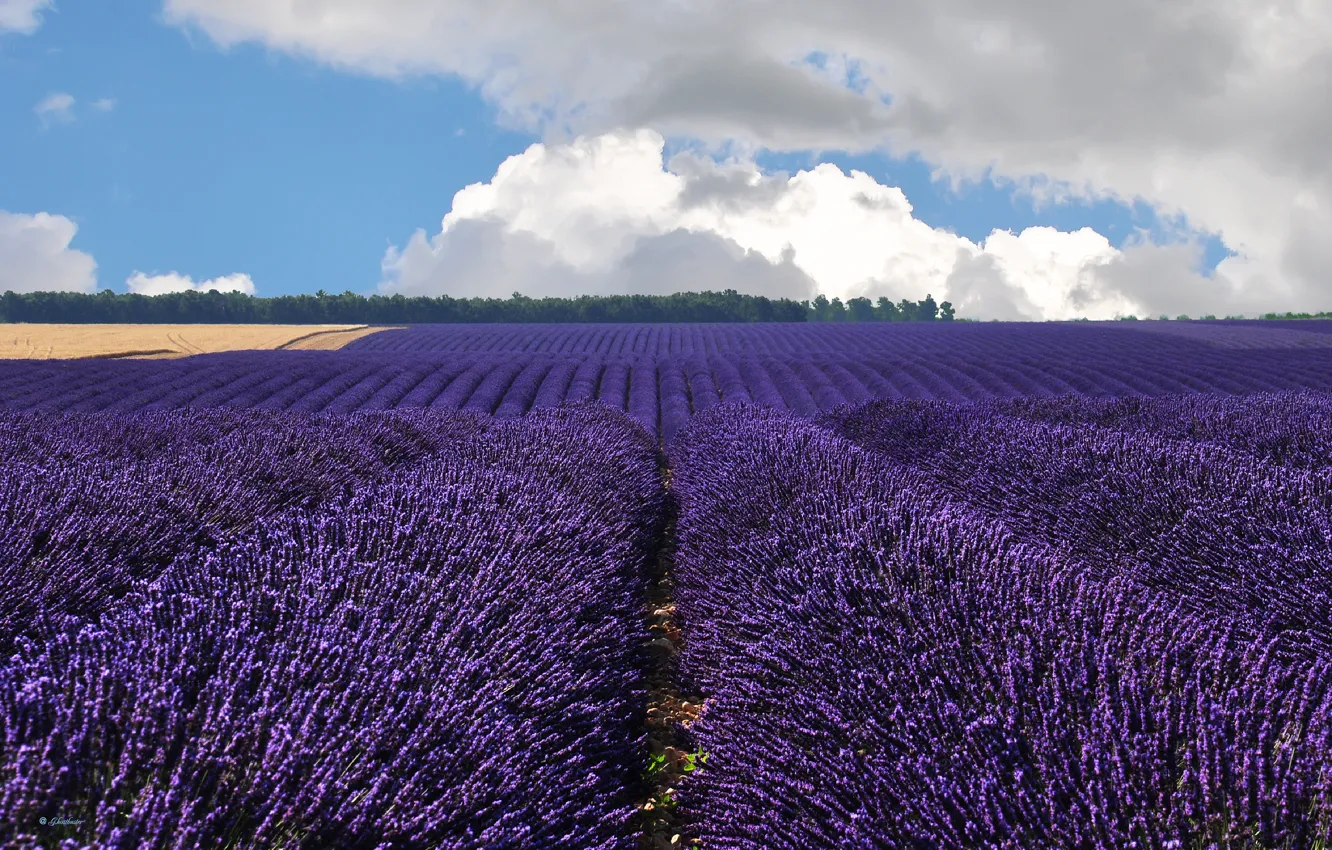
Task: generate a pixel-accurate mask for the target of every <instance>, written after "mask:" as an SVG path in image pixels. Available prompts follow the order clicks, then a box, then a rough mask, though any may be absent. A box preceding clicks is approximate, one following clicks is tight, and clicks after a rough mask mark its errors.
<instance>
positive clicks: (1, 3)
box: [0, 0, 51, 33]
mask: <svg viewBox="0 0 1332 850" xmlns="http://www.w3.org/2000/svg"><path fill="white" fill-rule="evenodd" d="M49 8H51V0H0V33H3V32H5V31H6V30H10V31H13V32H21V33H31V32H33V31H34V30H36V29H37V27H39V26H41V23H42V16H41V15H40V14H38V13H39V12H41V10H43V9H49Z"/></svg>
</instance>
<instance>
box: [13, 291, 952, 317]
mask: <svg viewBox="0 0 1332 850" xmlns="http://www.w3.org/2000/svg"><path fill="white" fill-rule="evenodd" d="M934 321H943V322H948V321H953V307H952V305H951V304H949V303H948V302H947V301H945V302H943V303H942V304H936V303H935V302H934V298H933V297H931V296H929V295H927V296H925V298H924V300H922V301H908V300H906V299H902V300H901V301H899V302H897V303H896V304H894V303H893V302H892V301H890V300H889V299H887V298H880V299H879V300H878V302H877V303H873V302H871V301H870V300H869V299H868V298H852V299H849V300H848V301H847V302H846V303H845V304H844V303H842V301H841V299H839V298H834V299H832V300H831V301H829V300H828V299H827V298H826V297H824V296H822V295H820V296H818V297H817V298H815V299H814V300H813V301H812V302H811V301H793V300H791V299H787V298H779V299H771V298H766V297H764V296H762V295H741V294H740V293H738V292H736V291H735V290H733V289H727V290H725V291H723V292H677V293H675V294H673V295H583V296H579V297H577V298H528V297H527V296H525V295H521V294H519V293H516V292H515V293H514V294H513V296H512V297H511V298H451V297H449V296H447V295H442V296H440V297H438V298H427V297H424V296H418V297H410V298H409V297H406V296H403V295H389V296H385V295H371V296H369V297H367V296H364V295H357V294H356V293H354V292H344V293H342V294H341V295H330V294H329V293H327V292H324V291H323V290H320V291H318V292H316V293H315V294H313V295H308V294H303V295H278V296H274V297H271V298H260V297H256V296H253V295H246V294H243V293H240V292H218V291H216V290H210V291H208V292H194V291H190V292H179V293H170V294H166V295H151V296H149V295H135V294H123V293H117V292H113V291H112V290H110V289H104V290H102V291H101V292H99V293H97V294H96V295H91V294H86V293H80V292H28V293H16V292H6V293H5V294H4V295H0V322H34V323H35V322H67V323H76V324H90V323H107V324H119V323H124V324H176V323H179V324H205V323H207V324H348V325H350V324H356V325H362V324H363V325H406V324H426V323H453V322H457V323H480V322H539V323H557V322H567V323H576V322H934Z"/></svg>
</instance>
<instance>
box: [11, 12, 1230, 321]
mask: <svg viewBox="0 0 1332 850" xmlns="http://www.w3.org/2000/svg"><path fill="white" fill-rule="evenodd" d="M183 2H185V3H186V4H187V5H190V4H192V5H194V6H203V5H207V4H208V3H209V2H210V0H183ZM328 2H337V0H328ZM57 5H58V8H56V9H47V10H44V11H42V12H41V16H42V21H41V26H40V27H39V28H37V29H36V30H35V31H34V32H32V33H29V34H24V33H16V32H9V33H0V76H2V77H3V79H4V85H3V86H0V112H2V113H3V115H4V118H3V122H4V132H3V133H0V210H6V211H8V212H10V213H19V214H35V213H38V212H47V213H51V214H53V215H60V216H65V217H68V218H69V219H71V220H72V221H73V222H74V223H75V224H77V226H78V232H77V235H76V236H75V237H74V239H73V242H72V244H71V245H70V247H71V248H72V249H77V250H79V251H83V252H86V253H88V254H90V255H91V256H92V257H94V258H95V260H96V263H97V282H98V286H99V288H111V289H115V290H117V291H125V290H126V279H127V278H128V277H129V276H130V275H131V273H132V272H136V271H138V272H144V273H148V274H157V273H167V272H178V273H179V274H181V275H188V276H191V277H193V278H194V279H196V280H204V279H210V278H216V277H220V276H224V275H228V274H232V273H237V272H239V273H244V274H247V275H249V276H250V277H251V278H252V279H253V281H254V283H255V286H256V287H257V291H258V293H259V294H261V295H278V294H285V293H296V292H312V291H314V290H316V289H321V288H322V289H326V290H329V291H334V292H340V291H343V290H352V291H356V292H366V293H369V292H372V291H375V290H376V287H377V286H379V287H380V288H381V289H382V288H383V286H384V284H383V282H384V280H386V279H387V277H388V274H387V272H385V271H383V268H384V267H385V266H386V265H387V263H388V260H387V259H386V253H385V252H386V250H387V249H388V248H389V247H390V246H395V250H397V249H398V248H403V249H404V250H405V249H406V246H407V243H408V240H409V239H410V238H411V237H412V235H413V233H414V232H416V231H417V230H418V229H420V230H421V231H423V239H422V241H421V243H420V246H419V247H420V250H421V251H425V249H426V247H428V246H429V245H430V244H431V243H430V241H429V240H431V239H434V238H437V237H439V236H441V234H440V233H439V229H440V220H441V218H442V217H443V216H444V215H445V214H446V213H448V212H449V209H450V205H451V201H452V198H453V196H454V193H455V192H457V191H459V190H460V189H462V188H463V187H464V186H467V185H469V184H473V183H485V182H487V181H491V180H492V178H494V177H495V175H496V169H497V168H498V167H499V166H500V164H501V163H503V162H504V161H505V160H506V159H508V158H510V157H513V156H515V155H518V154H521V153H522V152H523V151H524V150H526V149H527V148H528V147H529V145H531V144H533V143H534V142H537V141H539V140H540V138H541V136H540V133H541V128H540V127H536V126H533V127H530V128H529V129H528V130H527V131H525V132H517V131H513V130H509V129H505V126H513V125H514V124H515V122H514V121H512V120H508V121H501V120H499V118H498V115H499V109H500V107H499V106H497V105H496V103H495V102H494V101H495V99H496V98H494V97H493V96H492V97H491V98H490V100H487V99H485V98H483V97H482V95H481V94H480V93H478V91H477V89H476V86H475V83H476V80H475V79H473V80H472V82H471V83H465V82H463V81H462V80H461V79H460V78H459V77H457V76H453V75H451V74H449V73H447V72H435V73H408V74H406V75H405V76H398V77H396V78H386V77H385V76H384V75H382V74H381V75H376V74H375V73H374V71H373V70H370V71H367V70H366V69H364V68H357V67H355V62H354V61H353V62H350V63H349V62H337V61H334V62H330V61H328V56H327V55H325V54H327V52H328V51H327V50H326V49H325V48H324V47H323V46H322V45H321V43H319V42H315V41H312V42H311V44H312V45H313V46H312V47H310V49H308V50H302V49H284V48H282V47H273V46H271V45H265V44H263V43H261V42H262V41H263V40H264V39H263V38H262V37H254V38H242V39H240V40H239V42H240V43H238V44H235V45H233V46H230V47H227V48H223V47H220V46H219V45H218V40H219V39H214V38H212V37H210V34H209V33H208V32H206V31H205V29H206V28H204V27H194V28H188V29H187V28H185V27H182V26H179V25H176V24H175V23H171V22H168V21H167V20H166V18H165V16H164V13H163V6H162V0H124V2H120V3H116V4H109V3H89V2H64V3H59V4H57ZM214 5H217V4H214ZM310 54H320V57H321V59H322V60H323V61H320V60H317V59H312V58H309V56H310ZM335 58H336V57H335ZM349 65H350V66H351V67H349ZM473 76H475V75H473ZM852 87H853V88H855V86H854V85H853V86H852ZM59 93H67V94H68V95H71V96H72V97H73V99H74V102H73V106H72V107H71V108H70V109H69V110H68V115H67V116H65V117H64V118H63V119H62V118H61V117H60V116H59V115H57V114H55V113H50V114H47V115H45V116H43V115H39V114H37V112H36V111H35V108H36V107H37V105H38V104H39V103H41V102H42V101H43V100H44V99H46V98H48V97H50V96H52V95H56V94H59ZM98 101H102V105H103V107H109V108H98V107H97V106H96V105H95V104H96V103H97V102H98ZM112 102H113V104H114V105H113V106H112V105H111V103H112ZM661 130H662V132H663V133H664V134H667V135H668V137H673V136H671V133H672V126H671V125H670V122H669V121H664V122H663V123H662V125H661ZM668 152H669V151H668ZM817 159H818V160H819V161H822V162H828V163H833V164H835V165H837V166H839V167H840V168H841V169H843V171H849V170H850V169H858V170H861V171H864V172H865V173H867V174H869V175H870V176H871V177H872V178H874V179H875V180H876V181H877V182H879V183H881V184H884V185H887V186H896V187H900V188H901V189H902V191H903V192H904V193H905V195H906V198H907V199H908V200H909V201H910V203H911V205H912V207H913V214H914V216H915V218H916V219H918V220H919V221H921V222H924V223H925V224H927V225H929V226H930V227H933V228H938V229H942V230H946V231H949V232H952V233H955V234H958V235H959V236H963V237H966V238H967V239H969V240H971V241H972V242H975V243H980V242H982V241H983V240H984V239H985V238H986V237H987V235H988V234H990V232H991V231H993V230H995V229H999V230H1011V231H1013V232H1015V233H1020V232H1021V231H1023V230H1024V229H1025V228H1029V227H1037V226H1048V227H1053V228H1055V229H1056V230H1059V231H1066V232H1071V231H1076V230H1078V229H1080V228H1083V227H1090V228H1092V229H1093V230H1095V231H1097V232H1098V233H1100V234H1102V235H1104V236H1105V237H1106V239H1108V240H1109V243H1110V244H1111V245H1113V246H1114V247H1116V248H1121V249H1122V248H1125V247H1126V245H1127V244H1128V240H1129V239H1130V236H1131V235H1132V234H1133V233H1134V232H1135V231H1136V230H1138V229H1144V230H1146V231H1147V232H1148V233H1149V234H1151V237H1152V241H1153V242H1157V243H1165V244H1168V243H1170V242H1172V241H1174V237H1172V235H1171V232H1170V230H1169V228H1166V227H1165V226H1164V225H1163V224H1162V222H1161V221H1160V220H1158V218H1157V216H1156V215H1155V213H1154V211H1153V206H1152V205H1151V204H1150V203H1148V202H1147V201H1139V202H1137V203H1134V204H1132V205H1125V204H1121V203H1117V202H1114V201H1109V200H1103V199H1102V200H1095V199H1092V200H1079V201H1074V202H1068V203H1059V204H1054V205H1049V206H1044V207H1038V206H1036V205H1035V204H1034V203H1033V202H1032V201H1031V199H1030V198H1029V197H1027V196H1025V195H1023V194H1021V193H1018V192H1015V191H1014V190H1013V189H1012V188H1011V184H1008V185H996V183H994V182H990V181H980V182H974V183H971V184H969V185H967V186H965V187H964V188H963V189H961V190H960V191H959V192H956V193H955V192H953V191H952V190H951V189H950V188H949V185H948V183H947V182H946V181H944V180H934V179H932V178H931V171H932V166H931V165H929V164H927V162H926V161H925V160H924V159H923V158H922V156H921V154H920V153H913V154H912V155H910V156H908V157H906V158H902V159H892V158H889V157H888V156H886V155H883V154H877V153H870V154H859V155H850V154H837V153H831V154H819V155H818V156H817ZM755 162H756V163H757V166H758V167H759V168H760V169H762V171H764V172H765V173H767V172H773V171H786V172H788V173H794V172H796V171H798V170H799V169H801V168H806V167H809V166H810V165H811V164H812V163H813V160H812V158H811V154H810V153H808V152H807V151H802V150H791V149H787V150H769V149H763V148H760V150H759V152H758V154H757V156H756V159H755ZM1105 188H1107V189H1108V190H1113V191H1117V192H1119V193H1120V194H1122V195H1124V196H1132V194H1133V192H1132V190H1131V187H1126V188H1125V189H1123V190H1120V189H1118V188H1117V187H1115V186H1108V187H1105ZM1164 200H1165V201H1166V202H1167V203H1171V202H1172V201H1173V199H1170V198H1166V199H1164ZM1206 224H1209V222H1204V223H1203V225H1200V226H1199V228H1198V230H1197V232H1196V233H1195V236H1196V237H1197V238H1198V239H1199V241H1200V242H1201V245H1202V251H1203V253H1202V262H1201V267H1197V266H1196V265H1195V267H1194V269H1193V271H1194V272H1203V273H1204V276H1207V275H1210V273H1211V272H1212V270H1214V269H1215V268H1216V266H1217V264H1218V263H1219V262H1220V261H1221V260H1223V259H1225V258H1226V257H1228V256H1233V254H1234V252H1231V251H1229V250H1228V249H1227V248H1226V246H1225V245H1224V244H1222V242H1221V239H1220V238H1218V236H1216V235H1215V234H1209V233H1207V232H1206V230H1205V229H1204V225H1206ZM1211 224H1213V225H1214V224H1215V223H1214V222H1212V223H1211ZM1212 229H1217V230H1219V229H1220V228H1217V227H1215V226H1213V228H1212ZM728 238H731V237H728ZM745 247H746V248H751V247H752V246H748V245H746V246H745ZM433 250H434V251H435V254H436V255H439V254H440V253H441V252H444V251H446V250H451V249H441V248H439V247H438V246H435V247H434V249H433ZM450 262H453V260H450ZM797 262H799V258H797ZM811 274H813V273H811ZM814 277H815V278H816V279H817V278H818V275H817V274H814ZM979 303H981V302H978V304H979ZM1144 303H1145V302H1144ZM1146 306H1148V307H1155V306H1156V305H1155V304H1148V305H1146ZM1206 306H1207V305H1201V306H1200V307H1199V309H1198V312H1202V311H1203V310H1204V309H1205V308H1206ZM1163 309H1164V308H1163Z"/></svg>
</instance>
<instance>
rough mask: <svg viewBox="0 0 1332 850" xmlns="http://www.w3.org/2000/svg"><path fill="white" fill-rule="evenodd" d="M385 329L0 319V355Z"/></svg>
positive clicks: (281, 342) (146, 349)
mask: <svg viewBox="0 0 1332 850" xmlns="http://www.w3.org/2000/svg"><path fill="white" fill-rule="evenodd" d="M381 330H385V328H382V327H369V326H367V325H63V324H60V325H58V324H51V325H47V324H0V359H5V358H8V359H19V360H47V359H65V358H75V357H142V358H149V357H154V358H157V357H161V358H166V357H188V356H189V355H191V354H209V353H212V352H216V351H241V350H246V349H264V350H272V349H278V348H283V349H320V350H331V349H335V348H341V347H342V346H344V345H346V344H347V343H349V342H351V341H352V340H354V339H359V338H361V337H363V336H366V335H368V334H372V333H377V332H379V331H381Z"/></svg>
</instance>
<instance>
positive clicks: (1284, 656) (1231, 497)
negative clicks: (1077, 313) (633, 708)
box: [671, 394, 1332, 850]
mask: <svg viewBox="0 0 1332 850" xmlns="http://www.w3.org/2000/svg"><path fill="white" fill-rule="evenodd" d="M1136 403H1137V405H1138V408H1137V410H1136V412H1134V411H1132V410H1131V409H1130V408H1129V407H1128V406H1129V405H1131V404H1133V402H1085V401H1079V400H1076V399H1073V400H1069V401H1067V402H1048V403H1047V402H1042V403H1039V404H1027V405H1026V407H1025V409H1024V410H1017V408H1020V407H1022V404H1021V403H1016V402H997V403H994V404H992V405H988V406H987V405H980V406H976V408H975V409H966V408H963V409H952V408H949V407H948V406H946V405H934V404H919V403H906V404H888V403H879V404H874V405H870V406H869V407H868V408H863V409H860V410H853V411H846V412H841V413H839V414H837V415H835V416H831V417H826V418H825V419H824V421H823V422H821V423H820V422H811V421H810V420H808V419H799V418H795V417H792V416H790V415H789V414H786V413H782V412H778V411H759V410H754V409H752V408H740V407H729V406H723V407H718V408H716V409H714V410H712V411H710V412H708V413H707V414H705V415H703V416H701V417H699V418H698V419H696V420H695V421H694V422H693V423H692V424H691V426H690V427H689V428H688V429H687V430H686V431H685V433H684V434H683V435H682V437H681V438H680V439H679V440H677V442H676V443H675V445H674V447H673V449H672V452H671V453H672V456H673V464H674V467H675V475H674V479H673V480H674V481H675V486H676V492H677V495H678V498H679V500H680V519H679V523H678V532H679V550H678V553H677V581H678V587H677V602H678V605H679V609H680V616H681V618H682V620H683V622H684V625H685V628H686V632H687V635H688V639H687V642H686V644H685V649H684V652H683V655H682V657H681V669H682V674H683V675H684V676H685V677H686V678H687V682H686V686H687V687H689V688H691V689H694V690H697V691H699V692H702V693H704V694H707V695H708V696H709V698H710V699H709V704H708V708H707V710H706V712H705V713H704V715H703V716H702V718H701V719H700V720H699V721H698V723H697V724H696V725H695V726H694V727H693V729H692V734H693V736H694V738H695V741H694V744H695V745H697V746H698V747H700V748H701V749H703V750H704V751H706V752H708V754H709V758H708V762H707V767H706V769H705V770H703V771H701V772H699V773H697V774H695V775H694V776H693V777H692V778H691V779H690V780H688V782H687V783H686V785H685V787H684V789H683V790H682V795H681V807H682V808H683V809H684V810H685V811H686V812H688V814H689V816H690V817H691V818H692V820H693V822H694V825H695V829H696V831H697V832H698V833H699V834H700V835H701V836H702V837H703V839H704V843H705V846H708V847H714V848H759V847H762V848H765V850H766V848H825V847H858V848H893V847H896V848H916V847H955V848H964V847H965V848H972V847H1024V848H1026V847H1033V848H1055V847H1060V848H1062V847H1077V848H1123V847H1139V848H1145V847H1162V848H1167V847H1174V848H1188V847H1231V846H1235V847H1238V846H1244V847H1312V846H1321V844H1320V843H1319V842H1323V843H1326V842H1328V841H1332V773H1329V771H1328V769H1327V766H1328V765H1329V764H1332V642H1330V641H1329V636H1330V634H1332V629H1330V628H1329V623H1328V619H1327V611H1328V610H1329V603H1332V596H1330V595H1329V594H1330V593H1332V533H1330V531H1329V527H1328V524H1329V521H1328V517H1329V516H1330V515H1332V514H1330V513H1329V508H1330V507H1332V493H1330V492H1329V491H1330V488H1329V481H1330V480H1332V468H1329V467H1330V466H1332V453H1329V451H1328V448H1329V442H1330V439H1329V436H1328V433H1327V432H1328V429H1327V428H1326V426H1325V425H1324V424H1322V423H1323V422H1325V420H1321V419H1320V417H1322V416H1323V414H1324V413H1325V412H1326V411H1327V409H1328V405H1329V404H1330V403H1332V402H1329V400H1328V398H1327V397H1322V398H1319V397H1315V396H1312V395H1308V394H1304V395H1294V396H1282V397H1272V398H1258V399H1254V400H1252V401H1250V400H1235V399H1232V400H1229V401H1224V400H1216V399H1211V400H1207V401H1206V402H1202V401H1198V402H1193V401H1191V400H1162V401H1159V402H1158V401H1139V402H1136ZM1061 404H1067V405H1068V412H1066V413H1063V414H1061V413H1060V410H1059V408H1060V405H1061ZM1114 405H1120V406H1121V407H1120V409H1119V410H1118V412H1112V408H1113V407H1114ZM1227 405H1229V406H1230V409H1229V410H1227V409H1226V408H1227ZM1005 406H1007V407H1008V408H1010V409H1009V410H1008V412H1006V413H1004V412H996V411H995V410H994V409H992V408H996V407H1000V408H1002V407H1005ZM986 407H989V408H991V409H988V410H987V409H984V408H986ZM1278 409H1284V410H1287V411H1289V412H1290V417H1289V421H1288V423H1287V424H1286V425H1285V426H1284V427H1280V426H1275V425H1273V424H1271V423H1270V422H1266V421H1264V420H1263V416H1264V415H1267V414H1270V413H1271V412H1272V411H1274V410H1278ZM1023 413H1025V414H1027V415H1026V416H1023V415H1019V414H1023ZM1172 414H1173V415H1175V416H1176V417H1177V418H1176V419H1175V420H1174V422H1173V424H1172V425H1171V426H1170V427H1169V428H1167V429H1166V430H1167V434H1168V435H1167V436H1158V435H1154V434H1151V433H1149V432H1150V430H1151V428H1150V427H1147V423H1168V422H1171V416H1172ZM1098 419H1099V420H1100V421H1101V422H1102V423H1106V424H1109V423H1114V422H1116V421H1117V422H1119V423H1125V424H1126V425H1127V427H1126V428H1125V429H1124V430H1118V431H1116V430H1110V429H1108V428H1104V427H1098V426H1096V425H1090V426H1089V425H1086V424H1085V423H1088V422H1093V421H1096V420H1098ZM1043 420H1048V421H1043ZM1060 420H1075V421H1078V422H1080V423H1084V424H1082V425H1080V426H1079V427H1068V426H1066V425H1061V424H1051V423H1052V422H1058V421H1060ZM1227 420H1228V421H1229V422H1230V425H1231V429H1230V433H1222V432H1220V431H1219V430H1217V429H1215V428H1212V426H1215V425H1217V424H1218V423H1219V422H1224V421H1227ZM1195 423H1198V424H1197V425H1195ZM1244 423H1248V424H1247V425H1246V424H1244ZM1138 426H1144V427H1138ZM1249 427H1251V428H1252V430H1253V433H1252V434H1249V435H1245V434H1242V433H1241V434H1239V435H1238V436H1236V435H1235V432H1243V431H1244V430H1245V429H1246V428H1249ZM1314 434H1316V435H1317V436H1316V437H1314V436H1311V435H1314ZM1292 446H1295V447H1298V448H1297V449H1296V450H1292Z"/></svg>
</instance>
